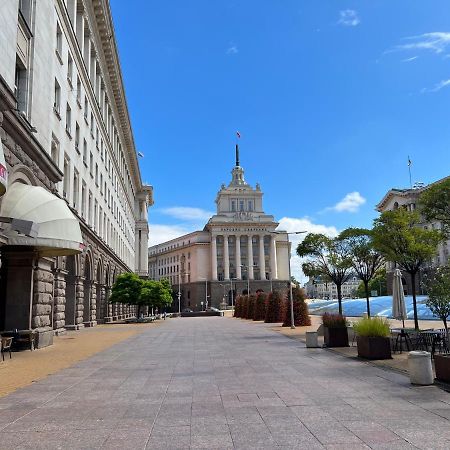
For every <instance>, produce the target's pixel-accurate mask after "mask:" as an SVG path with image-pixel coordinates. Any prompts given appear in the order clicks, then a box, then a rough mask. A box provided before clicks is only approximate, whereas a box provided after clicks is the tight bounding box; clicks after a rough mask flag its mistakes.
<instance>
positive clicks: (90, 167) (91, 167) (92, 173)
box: [89, 152, 94, 177]
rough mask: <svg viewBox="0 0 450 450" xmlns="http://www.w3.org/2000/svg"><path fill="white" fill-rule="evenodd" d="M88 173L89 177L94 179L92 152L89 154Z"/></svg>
mask: <svg viewBox="0 0 450 450" xmlns="http://www.w3.org/2000/svg"><path fill="white" fill-rule="evenodd" d="M89 173H90V174H91V177H94V155H93V154H92V152H90V153H89Z"/></svg>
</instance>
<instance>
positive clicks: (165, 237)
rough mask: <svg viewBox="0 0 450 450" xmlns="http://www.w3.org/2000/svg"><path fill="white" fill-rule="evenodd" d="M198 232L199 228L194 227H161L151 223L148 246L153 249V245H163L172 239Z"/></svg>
mask: <svg viewBox="0 0 450 450" xmlns="http://www.w3.org/2000/svg"><path fill="white" fill-rule="evenodd" d="M196 230H197V228H196V227H194V226H193V227H187V226H184V225H183V226H180V225H161V224H155V223H153V224H152V223H150V224H149V237H148V245H149V247H151V246H152V245H156V244H161V243H162V242H166V241H170V240H171V239H175V238H177V237H180V236H183V235H184V234H188V233H192V232H193V231H196Z"/></svg>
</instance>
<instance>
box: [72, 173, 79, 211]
mask: <svg viewBox="0 0 450 450" xmlns="http://www.w3.org/2000/svg"><path fill="white" fill-rule="evenodd" d="M79 191H80V180H79V176H78V172H77V171H76V170H75V171H74V173H73V207H74V208H75V209H78V195H79Z"/></svg>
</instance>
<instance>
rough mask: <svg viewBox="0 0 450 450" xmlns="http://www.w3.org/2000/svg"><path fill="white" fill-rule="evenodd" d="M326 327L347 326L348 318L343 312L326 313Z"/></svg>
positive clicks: (324, 324)
mask: <svg viewBox="0 0 450 450" xmlns="http://www.w3.org/2000/svg"><path fill="white" fill-rule="evenodd" d="M322 323H323V326H324V327H328V328H345V327H346V326H347V318H346V317H345V316H343V315H342V314H335V313H325V314H324V315H323V316H322Z"/></svg>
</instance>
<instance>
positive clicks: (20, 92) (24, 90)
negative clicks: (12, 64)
mask: <svg viewBox="0 0 450 450" xmlns="http://www.w3.org/2000/svg"><path fill="white" fill-rule="evenodd" d="M14 83H15V85H14V94H15V97H16V100H17V109H18V110H19V111H20V112H22V113H24V114H25V116H27V117H28V71H27V69H26V67H25V66H24V64H23V63H22V61H21V60H20V59H19V57H17V58H16V72H15V79H14Z"/></svg>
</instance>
